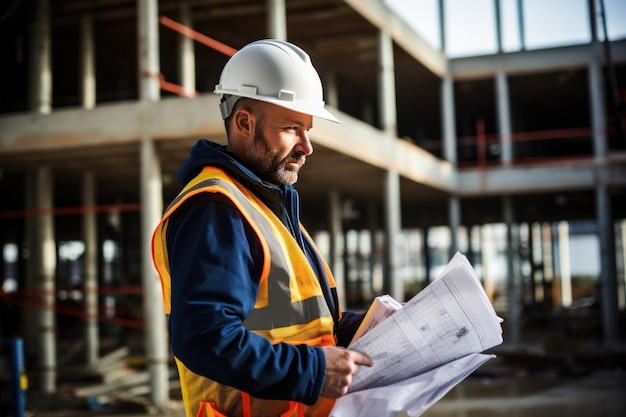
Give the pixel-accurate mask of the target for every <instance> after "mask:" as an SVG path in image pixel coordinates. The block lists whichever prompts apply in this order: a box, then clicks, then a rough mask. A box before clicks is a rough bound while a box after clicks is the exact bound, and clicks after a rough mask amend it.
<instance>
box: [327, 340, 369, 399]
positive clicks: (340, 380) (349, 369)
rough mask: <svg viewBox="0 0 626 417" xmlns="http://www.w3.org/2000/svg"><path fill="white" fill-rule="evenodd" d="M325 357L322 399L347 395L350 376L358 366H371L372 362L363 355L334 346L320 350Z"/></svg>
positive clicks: (350, 380)
mask: <svg viewBox="0 0 626 417" xmlns="http://www.w3.org/2000/svg"><path fill="white" fill-rule="evenodd" d="M322 349H323V350H324V354H325V355H326V378H325V379H324V387H323V388H322V397H329V398H339V397H341V396H342V395H345V394H347V393H348V386H349V385H350V383H351V382H352V375H354V374H355V373H356V371H357V370H358V369H359V365H365V366H372V365H374V361H372V359H370V357H369V356H367V355H364V354H363V353H360V352H357V351H354V350H349V349H344V348H342V347H336V346H326V347H324V348H322Z"/></svg>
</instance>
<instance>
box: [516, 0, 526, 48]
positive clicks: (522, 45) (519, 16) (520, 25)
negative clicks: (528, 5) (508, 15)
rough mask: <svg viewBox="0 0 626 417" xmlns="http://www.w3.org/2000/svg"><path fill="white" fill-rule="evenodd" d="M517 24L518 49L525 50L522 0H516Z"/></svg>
mask: <svg viewBox="0 0 626 417" xmlns="http://www.w3.org/2000/svg"><path fill="white" fill-rule="evenodd" d="M517 26H518V30H519V44H520V50H522V51H524V50H526V28H525V24H524V0H517Z"/></svg>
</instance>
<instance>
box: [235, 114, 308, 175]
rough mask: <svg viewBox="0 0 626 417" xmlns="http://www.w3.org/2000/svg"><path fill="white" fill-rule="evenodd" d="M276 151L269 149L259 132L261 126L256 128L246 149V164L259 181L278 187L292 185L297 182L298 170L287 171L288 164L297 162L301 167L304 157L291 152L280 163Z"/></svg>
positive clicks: (298, 153)
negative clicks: (249, 145) (250, 143)
mask: <svg viewBox="0 0 626 417" xmlns="http://www.w3.org/2000/svg"><path fill="white" fill-rule="evenodd" d="M278 157H279V156H278V151H275V150H272V149H270V147H269V146H268V145H267V140H266V139H265V136H263V133H262V131H261V126H258V125H257V126H256V128H255V132H254V139H253V141H252V146H251V147H250V148H249V149H248V155H247V163H248V165H249V168H250V169H252V171H253V172H254V173H256V174H257V175H258V176H259V177H260V178H261V179H263V180H265V181H269V182H271V183H273V184H278V185H293V184H295V183H296V181H298V170H299V169H300V167H298V168H296V169H287V168H286V167H285V166H286V165H287V164H288V163H289V162H299V163H300V166H302V165H303V164H304V163H305V161H306V156H305V155H304V154H302V153H300V152H293V153H291V154H289V155H288V156H287V157H286V158H284V159H282V160H281V161H279V160H278Z"/></svg>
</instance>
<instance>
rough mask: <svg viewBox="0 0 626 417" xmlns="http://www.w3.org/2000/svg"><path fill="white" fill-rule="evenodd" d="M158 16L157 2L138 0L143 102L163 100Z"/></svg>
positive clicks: (140, 82) (138, 50)
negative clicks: (160, 77)
mask: <svg viewBox="0 0 626 417" xmlns="http://www.w3.org/2000/svg"><path fill="white" fill-rule="evenodd" d="M158 14H159V12H158V1H157V0H137V58H138V63H139V98H140V99H141V100H143V101H157V100H159V99H160V98H161V87H160V85H159V74H160V72H161V69H160V66H159V22H158V18H159V15H158Z"/></svg>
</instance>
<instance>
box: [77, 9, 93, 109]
mask: <svg viewBox="0 0 626 417" xmlns="http://www.w3.org/2000/svg"><path fill="white" fill-rule="evenodd" d="M80 32H81V36H80V39H81V45H80V46H81V51H80V52H81V78H82V82H81V94H82V100H81V101H82V104H83V108H85V109H93V108H94V107H96V56H95V52H94V40H93V39H94V38H93V19H92V17H91V15H89V14H85V15H83V17H82V18H81V21H80Z"/></svg>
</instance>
